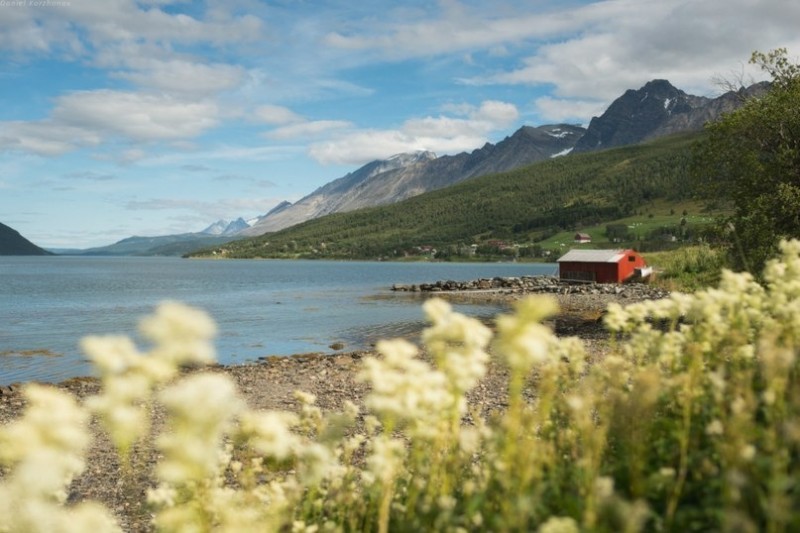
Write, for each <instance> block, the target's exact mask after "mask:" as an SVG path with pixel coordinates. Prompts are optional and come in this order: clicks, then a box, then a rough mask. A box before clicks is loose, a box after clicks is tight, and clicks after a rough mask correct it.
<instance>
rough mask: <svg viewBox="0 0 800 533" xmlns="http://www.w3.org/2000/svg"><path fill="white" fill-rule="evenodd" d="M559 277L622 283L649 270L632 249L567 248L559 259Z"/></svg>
mask: <svg viewBox="0 0 800 533" xmlns="http://www.w3.org/2000/svg"><path fill="white" fill-rule="evenodd" d="M558 272H559V278H560V279H562V280H564V281H579V282H584V283H591V282H595V283H623V282H625V281H628V280H630V279H631V278H637V279H638V278H646V277H648V276H649V275H650V273H651V272H652V269H651V268H648V267H647V265H646V264H645V262H644V258H642V256H641V255H639V254H638V253H636V252H635V251H634V250H570V251H569V252H567V253H566V254H564V255H563V256H562V257H561V258H560V259H559V260H558Z"/></svg>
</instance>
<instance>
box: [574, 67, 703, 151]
mask: <svg viewBox="0 0 800 533" xmlns="http://www.w3.org/2000/svg"><path fill="white" fill-rule="evenodd" d="M710 102H712V100H711V99H709V98H704V97H700V96H692V95H689V94H686V93H685V92H683V91H682V90H680V89H678V88H676V87H675V86H673V85H672V84H671V83H670V82H669V81H667V80H661V79H656V80H651V81H649V82H647V83H646V84H644V85H643V86H642V87H641V88H640V89H636V90H634V89H629V90H627V91H625V93H624V94H623V95H622V96H620V97H619V98H617V99H616V100H614V102H612V103H611V105H610V106H609V107H608V109H606V111H605V112H604V113H603V114H602V115H601V116H600V117H593V118H592V120H591V122H590V123H589V128H588V129H587V131H586V135H584V136H583V138H582V139H581V140H580V141H578V143H577V144H576V145H575V151H576V152H588V151H591V150H603V149H606V148H612V147H614V146H624V145H627V144H636V143H639V142H642V141H644V140H646V139H648V138H651V137H653V136H654V134H655V132H659V134H664V133H663V132H664V131H665V130H669V129H670V128H669V126H668V124H669V123H670V122H671V121H677V122H680V123H681V127H679V128H678V127H676V128H675V131H686V130H690V129H695V128H694V124H693V121H691V120H685V118H686V115H689V114H692V113H695V112H697V111H698V110H702V109H703V108H705V107H706V106H708V105H709V103H710ZM676 117H679V118H676ZM708 118H709V117H706V119H708ZM690 123H692V127H688V124H690ZM703 123H705V121H703ZM703 123H701V124H699V127H702V124H703Z"/></svg>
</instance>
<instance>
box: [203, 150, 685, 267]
mask: <svg viewBox="0 0 800 533" xmlns="http://www.w3.org/2000/svg"><path fill="white" fill-rule="evenodd" d="M697 139H698V134H690V135H681V136H675V137H669V138H665V139H660V140H658V141H655V142H652V143H647V144H642V145H636V146H627V147H623V148H617V149H613V150H608V151H604V152H595V153H588V154H577V155H572V156H567V157H559V158H556V159H552V160H550V161H546V162H542V163H536V164H534V165H531V166H528V167H524V168H521V169H517V170H515V171H512V172H507V173H503V174H495V175H491V176H483V177H480V178H476V179H472V180H469V181H466V182H463V183H460V184H458V185H455V186H452V187H448V188H446V189H441V190H438V191H434V192H431V193H427V194H424V195H421V196H417V197H414V198H411V199H409V200H406V201H403V202H400V203H398V204H393V205H389V206H384V207H376V208H368V209H362V210H358V211H353V212H349V213H341V214H333V215H329V216H326V217H322V218H319V219H315V220H311V221H308V222H305V223H303V224H299V225H297V226H294V227H291V228H288V229H286V230H283V231H280V232H276V233H270V234H266V235H263V236H260V237H256V238H251V239H245V240H241V241H235V242H232V243H228V244H226V245H224V246H222V247H218V248H216V249H213V250H212V249H207V250H204V251H202V252H200V253H199V255H209V254H215V255H218V256H219V255H223V256H226V257H286V256H299V257H334V258H335V257H339V258H348V257H350V258H370V257H376V256H386V257H393V256H398V255H403V253H404V251H405V250H408V249H410V248H414V247H419V246H433V247H443V246H458V245H469V244H472V243H481V242H486V241H488V240H493V239H508V240H514V241H517V242H521V241H530V240H535V239H536V238H537V237H539V236H541V235H542V234H544V233H546V232H548V231H553V230H554V229H565V228H571V227H578V226H580V225H586V224H597V223H599V222H603V221H606V220H614V219H617V218H620V217H623V216H627V215H629V214H631V213H633V212H634V211H635V210H636V209H637V208H638V207H640V206H641V205H643V204H646V203H648V202H650V201H652V200H654V199H657V198H665V199H669V200H674V201H676V202H677V201H679V200H681V199H684V198H686V197H687V196H688V195H689V194H690V189H691V184H690V181H689V180H690V178H689V163H690V158H691V147H692V145H693V144H694V143H695V142H696V140H697ZM195 255H198V254H195Z"/></svg>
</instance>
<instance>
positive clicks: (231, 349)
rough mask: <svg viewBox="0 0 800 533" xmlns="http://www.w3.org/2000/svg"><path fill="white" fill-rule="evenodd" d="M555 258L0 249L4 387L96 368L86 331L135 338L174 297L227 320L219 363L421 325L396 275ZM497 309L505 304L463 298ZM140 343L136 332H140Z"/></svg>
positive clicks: (497, 267)
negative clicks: (193, 256) (471, 260)
mask: <svg viewBox="0 0 800 533" xmlns="http://www.w3.org/2000/svg"><path fill="white" fill-rule="evenodd" d="M554 270H555V267H554V266H552V265H537V264H514V263H491V264H483V263H482V264H453V263H376V262H337V261H270V260H231V261H219V260H185V259H179V258H162V257H158V258H150V257H0V384H8V383H12V382H15V381H25V380H40V381H58V380H62V379H65V378H68V377H73V376H82V375H89V374H91V369H90V367H89V365H88V364H87V363H86V361H85V360H84V358H83V356H82V354H81V353H80V350H79V348H78V341H79V340H80V338H81V337H82V336H84V335H87V334H110V333H124V334H127V335H131V336H134V337H135V334H136V325H137V323H138V321H139V319H140V318H141V317H142V316H144V315H146V314H148V313H149V312H150V311H151V310H152V309H153V307H154V306H155V305H157V304H158V302H160V301H162V300H165V299H175V300H180V301H182V302H185V303H188V304H190V305H193V306H197V307H200V308H202V309H204V310H206V311H207V312H208V313H209V314H210V315H211V316H212V317H213V318H214V320H215V321H216V322H217V324H218V326H219V336H218V338H217V342H216V347H217V352H218V359H219V361H220V362H222V363H226V364H234V363H242V362H246V361H251V360H254V359H257V358H258V357H260V356H264V355H289V354H294V353H304V352H332V350H331V349H330V348H329V345H330V344H332V343H334V342H343V343H344V344H345V349H346V350H356V349H363V348H366V347H368V346H369V345H370V344H371V343H373V342H374V341H375V340H377V339H379V338H386V337H392V336H401V335H410V334H414V333H416V332H418V331H419V329H421V327H422V326H423V322H422V311H421V309H420V307H419V305H420V303H421V301H422V300H421V299H420V297H419V296H414V295H409V294H402V293H392V292H391V291H390V290H389V287H391V285H392V284H393V283H424V282H433V281H437V280H440V279H441V280H443V279H454V280H468V279H475V278H479V277H493V276H522V275H536V274H551V273H553V272H554ZM456 307H457V308H458V309H459V310H460V311H462V312H465V313H468V314H471V315H474V316H481V317H490V316H493V315H494V314H496V313H497V312H499V311H502V310H503V308H502V306H500V305H483V304H481V305H478V304H463V305H456ZM137 340H138V339H137Z"/></svg>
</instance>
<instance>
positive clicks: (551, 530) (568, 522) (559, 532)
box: [537, 516, 580, 533]
mask: <svg viewBox="0 0 800 533" xmlns="http://www.w3.org/2000/svg"><path fill="white" fill-rule="evenodd" d="M537 531H538V533H579V532H580V528H579V527H578V523H577V522H575V520H574V519H573V518H570V517H560V516H553V517H551V518H549V519H548V520H547V521H546V522H545V523H544V524H542V525H540V526H539V529H538V530H537Z"/></svg>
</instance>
